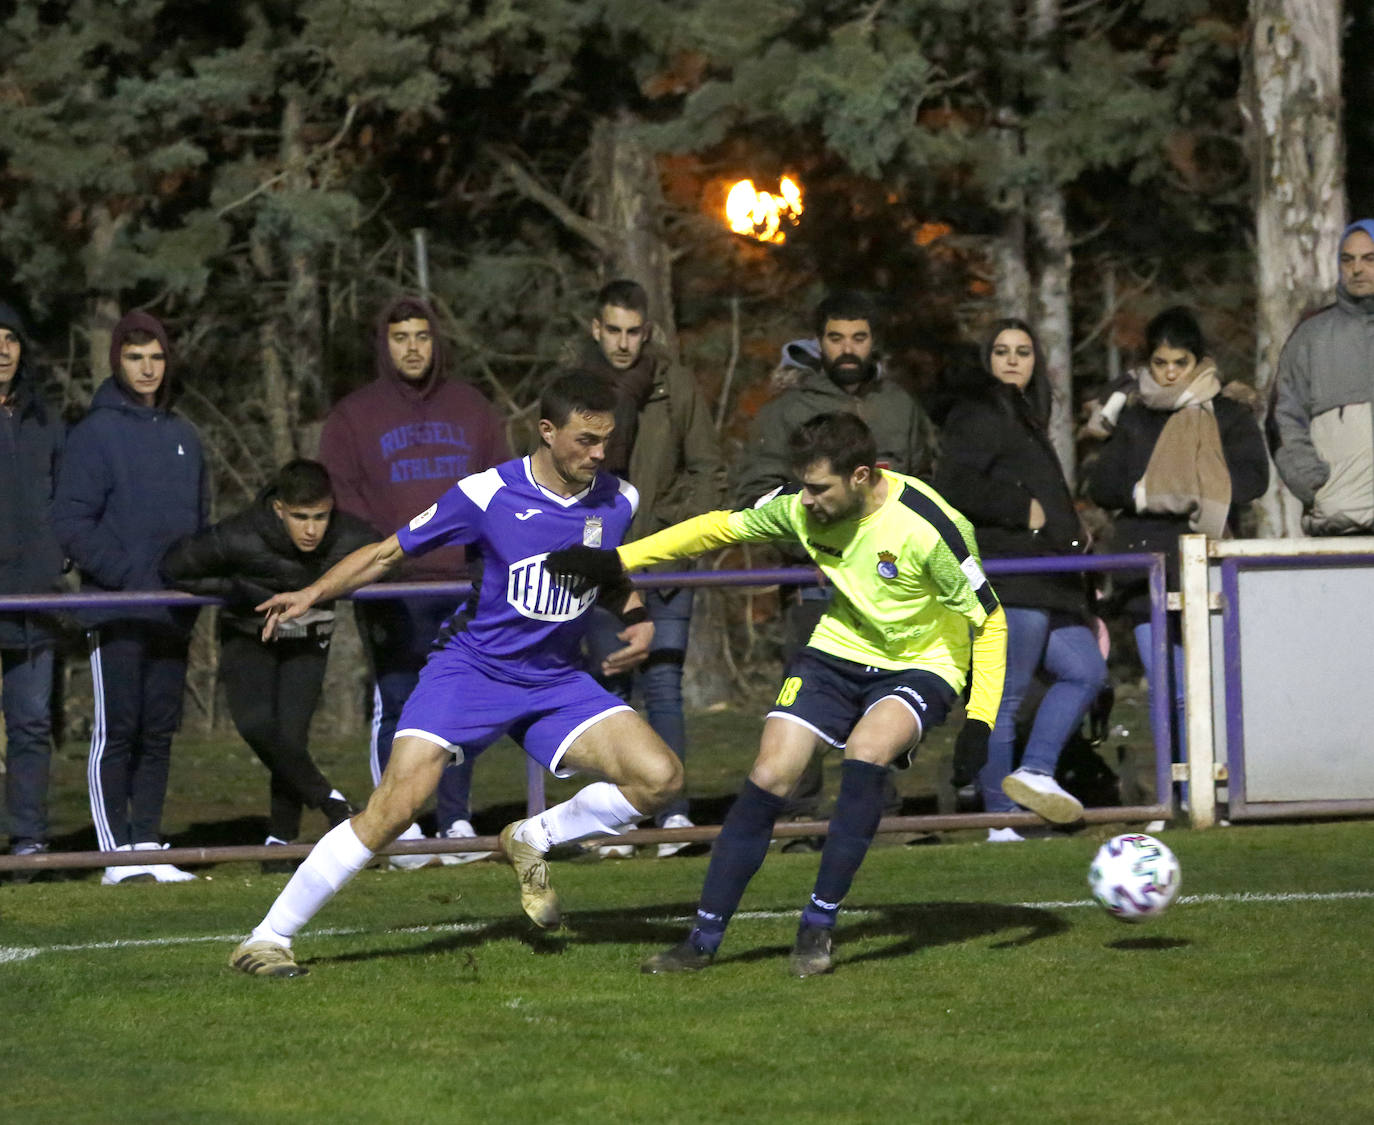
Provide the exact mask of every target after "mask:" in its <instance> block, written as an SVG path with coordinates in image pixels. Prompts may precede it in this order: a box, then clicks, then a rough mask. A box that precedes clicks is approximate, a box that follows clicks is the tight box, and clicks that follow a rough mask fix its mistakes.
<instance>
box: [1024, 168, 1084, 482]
mask: <svg viewBox="0 0 1374 1125" xmlns="http://www.w3.org/2000/svg"><path fill="white" fill-rule="evenodd" d="M1030 214H1031V222H1032V224H1033V225H1034V227H1035V235H1036V241H1037V242H1038V243H1039V244H1040V245H1039V250H1040V254H1039V262H1038V265H1039V274H1038V276H1037V278H1036V283H1035V307H1036V328H1037V332H1036V335H1037V336H1038V337H1039V340H1040V353H1041V355H1042V356H1043V358H1044V361H1045V368H1046V371H1045V374H1046V375H1047V376H1048V377H1049V380H1050V387H1051V388H1052V390H1053V391H1054V404H1053V406H1052V408H1051V410H1050V442H1051V444H1052V445H1053V446H1054V451H1055V453H1057V454H1058V455H1059V463H1060V465H1062V466H1063V468H1064V478H1065V479H1066V480H1067V481H1068V482H1069V488H1070V490H1072V489H1073V488H1074V487H1075V486H1076V482H1077V477H1078V464H1077V457H1076V455H1075V450H1074V440H1073V318H1072V314H1071V312H1070V305H1069V284H1070V281H1071V279H1072V275H1073V249H1072V245H1071V243H1070V240H1069V224H1068V216H1067V215H1066V213H1065V207H1064V193H1063V192H1062V191H1061V190H1060V189H1059V188H1058V187H1057V186H1053V185H1049V186H1045V187H1042V188H1037V189H1036V190H1035V192H1034V193H1032V196H1031V204H1030Z"/></svg>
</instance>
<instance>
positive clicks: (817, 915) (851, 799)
mask: <svg viewBox="0 0 1374 1125" xmlns="http://www.w3.org/2000/svg"><path fill="white" fill-rule="evenodd" d="M886 776H887V767H886V766H875V765H873V764H872V763H871V762H861V761H859V760H858V759H857V758H846V759H845V761H844V764H843V765H842V766H840V796H839V799H838V800H837V801H836V802H835V815H834V816H832V817H831V818H830V834H829V835H828V836H826V838H825V847H824V848H823V849H822V851H821V870H820V873H819V874H818V875H817V876H816V885H815V887H814V888H813V889H812V891H811V901H810V902H808V903H807V904H806V908H805V909H804V910H803V911H802V925H803V926H833V925H834V924H835V915H836V914H838V913H839V910H840V903H841V902H842V901H843V900H844V896H845V895H847V894H848V893H849V885H850V884H851V883H853V882H854V876H855V874H856V873H857V872H858V870H859V865H860V864H861V863H863V861H864V856H865V855H867V854H868V846H869V844H871V843H873V834H874V833H875V832H877V831H878V821H879V820H881V819H882V815H883V779H884V778H885V777H886Z"/></svg>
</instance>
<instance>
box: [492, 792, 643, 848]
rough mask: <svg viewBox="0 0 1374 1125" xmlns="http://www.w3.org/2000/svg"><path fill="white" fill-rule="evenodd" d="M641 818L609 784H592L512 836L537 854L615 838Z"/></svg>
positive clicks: (540, 815) (622, 795)
mask: <svg viewBox="0 0 1374 1125" xmlns="http://www.w3.org/2000/svg"><path fill="white" fill-rule="evenodd" d="M642 816H644V814H643V813H641V812H640V811H639V810H638V809H636V808H635V807H634V805H632V804H630V802H629V801H627V800H625V795H624V794H623V793H621V791H620V788H619V786H616V785H612V784H611V783H610V782H609V781H595V782H593V783H592V784H591V785H588V786H587V787H586V788H585V789H580V790H578V792H577V793H575V794H573V796H572V797H570V798H569V799H568V800H566V801H564V802H563V803H562V804H561V805H554V806H553V808H551V809H545V810H544V811H543V812H542V813H540V814H539V815H538V816H532V817H530V819H529V820H527V821H525V823H524V824H522V825H521V826H520V827H519V828H517V829H516V831H515V834H516V836H518V837H519V838H520V839H521V840H523V841H524V842H525V843H527V844H529V846H530V847H532V848H534V849H535V850H536V851H540V852H546V851H548V850H549V849H550V848H551V847H553V846H554V845H555V844H571V843H572V842H573V841H575V840H585V839H586V838H587V837H588V836H618V835H620V833H621V832H623V831H624V830H625V829H626V828H627V827H629V826H630V825H632V824H634V823H635V822H636V821H638V820H639V819H640V818H641V817H642Z"/></svg>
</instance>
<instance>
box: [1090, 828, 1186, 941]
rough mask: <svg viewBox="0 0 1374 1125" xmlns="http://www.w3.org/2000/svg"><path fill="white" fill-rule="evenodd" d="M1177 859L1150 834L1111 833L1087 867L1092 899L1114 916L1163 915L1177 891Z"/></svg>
mask: <svg viewBox="0 0 1374 1125" xmlns="http://www.w3.org/2000/svg"><path fill="white" fill-rule="evenodd" d="M1181 880H1182V871H1181V870H1180V868H1179V866H1178V860H1177V859H1176V858H1175V856H1174V853H1173V852H1171V851H1170V850H1169V849H1168V848H1167V847H1165V846H1164V845H1163V844H1162V843H1160V842H1159V841H1158V840H1156V839H1155V838H1154V837H1153V836H1146V835H1143V834H1141V833H1132V834H1129V835H1126V836H1114V837H1113V838H1112V839H1110V840H1108V841H1107V842H1106V843H1105V844H1103V845H1102V846H1101V847H1100V848H1098V849H1097V855H1096V856H1094V857H1093V865H1092V867H1091V868H1089V869H1088V886H1089V887H1090V888H1092V892H1093V898H1095V899H1097V901H1098V902H1099V903H1101V904H1102V907H1103V909H1105V910H1106V911H1107V913H1109V914H1110V915H1112V917H1113V918H1119V919H1120V920H1121V921H1123V922H1143V921H1144V920H1145V919H1146V918H1153V917H1155V916H1156V915H1157V914H1162V913H1163V912H1164V910H1165V908H1166V907H1168V905H1169V903H1171V902H1173V901H1174V896H1175V895H1176V894H1178V887H1179V883H1180V881H1181Z"/></svg>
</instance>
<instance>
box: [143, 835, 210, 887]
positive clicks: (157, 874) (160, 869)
mask: <svg viewBox="0 0 1374 1125" xmlns="http://www.w3.org/2000/svg"><path fill="white" fill-rule="evenodd" d="M171 846H172V845H171V844H154V843H152V842H147V843H143V844H135V845H134V851H136V852H160V851H165V850H166V849H167V848H170V847H171ZM147 870H148V871H149V873H150V874H151V875H152V876H153V878H154V879H156V880H157V881H158V882H159V883H189V882H190V881H191V880H192V879H194V878H196V876H195V875H193V874H192V873H191V872H189V871H183V870H182V869H181V868H180V867H173V866H172V865H171V864H170V863H150V864H148V867H147Z"/></svg>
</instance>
